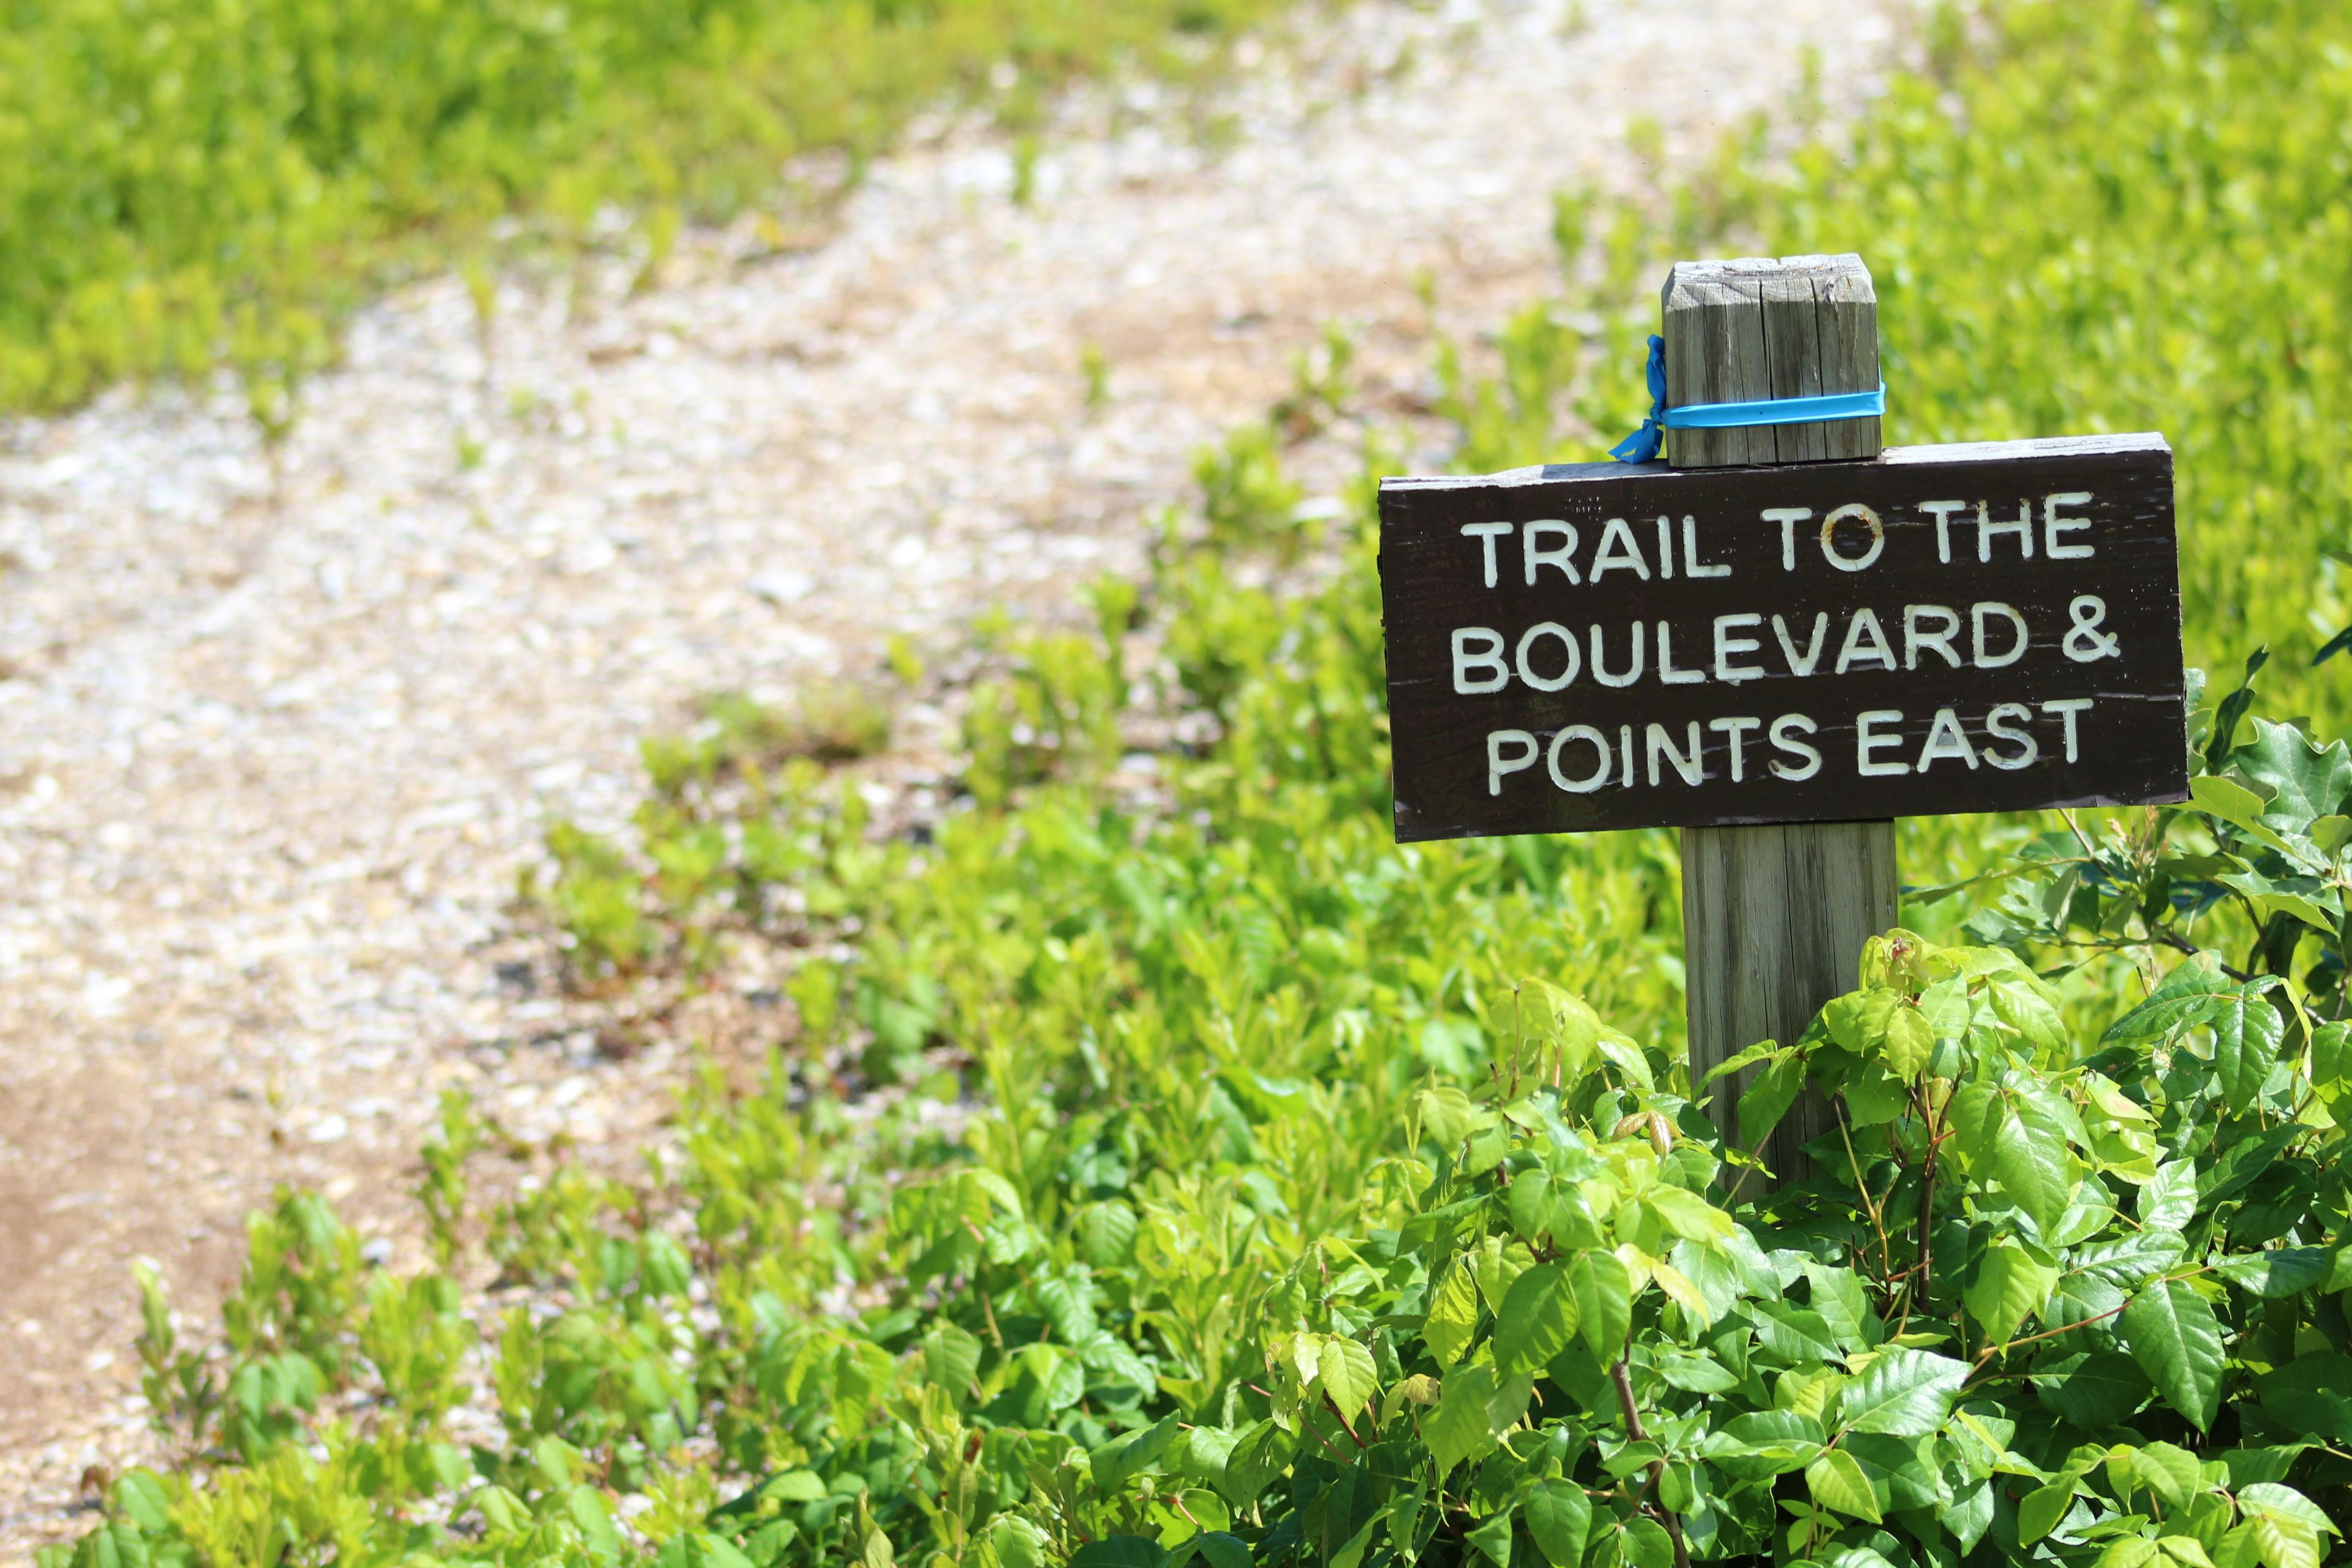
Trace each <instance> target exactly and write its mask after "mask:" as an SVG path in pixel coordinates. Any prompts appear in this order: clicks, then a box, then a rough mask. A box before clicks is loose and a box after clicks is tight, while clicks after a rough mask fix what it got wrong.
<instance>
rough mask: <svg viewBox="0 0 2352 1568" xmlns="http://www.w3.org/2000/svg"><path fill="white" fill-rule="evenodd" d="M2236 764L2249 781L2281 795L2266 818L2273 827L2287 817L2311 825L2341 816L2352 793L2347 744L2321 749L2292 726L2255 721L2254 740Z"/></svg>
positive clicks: (2265, 809)
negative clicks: (2326, 818)
mask: <svg viewBox="0 0 2352 1568" xmlns="http://www.w3.org/2000/svg"><path fill="white" fill-rule="evenodd" d="M2231 760H2232V761H2233V762H2234V763H2236V764H2237V767H2238V769H2239V771H2240V772H2242V773H2244V774H2245V775H2246V776H2247V777H2248V778H2250V779H2252V780H2253V781H2254V782H2255V783H2256V784H2266V785H2268V786H2269V787H2270V788H2271V789H2272V790H2273V791H2275V792H2276V793H2275V795H2273V798H2272V799H2271V800H2270V801H2268V802H2267V803H2265V804H2264V805H2263V813H2262V815H2263V817H2264V818H2265V819H2267V820H2269V821H2270V822H2271V823H2272V824H2273V826H2278V825H2279V819H2280V818H2282V817H2284V818H2287V819H2288V820H2290V821H2292V822H2294V823H2295V824H2297V825H2306V824H2308V823H2309V822H2310V821H2311V820H2312V818H2314V817H2317V816H2329V815H2331V814H2333V813H2336V812H2338V811H2341V810H2342V809H2343V808H2344V797H2345V795H2347V793H2352V751H2347V749H2346V747H2345V744H2344V742H2341V741H2334V742H2329V743H2328V744H2327V745H2326V747H2325V748H2322V747H2318V746H2315V745H2313V744H2312V743H2311V742H2310V741H2309V740H2307V739H2305V736H2304V733H2303V731H2300V730H2298V729H2296V728H2295V727H2294V725H2292V724H2273V723H2272V722H2270V721H2268V720H2265V719H2257V720H2255V721H2254V738H2253V739H2252V741H2249V742H2246V743H2245V744H2244V745H2242V746H2240V747H2239V748H2238V749H2237V752H2235V753H2234V755H2233V756H2232V758H2231Z"/></svg>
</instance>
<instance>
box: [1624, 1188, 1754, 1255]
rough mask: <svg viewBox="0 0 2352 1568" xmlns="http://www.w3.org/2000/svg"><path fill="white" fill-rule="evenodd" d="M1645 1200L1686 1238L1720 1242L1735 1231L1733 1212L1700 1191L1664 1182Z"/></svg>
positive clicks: (1651, 1189)
mask: <svg viewBox="0 0 2352 1568" xmlns="http://www.w3.org/2000/svg"><path fill="white" fill-rule="evenodd" d="M1642 1202H1643V1204H1644V1205H1647V1206H1648V1207H1649V1208H1650V1209H1651V1210H1652V1211H1653V1212H1654V1213H1655V1214H1656V1215H1657V1216H1658V1218H1659V1220H1660V1221H1661V1222H1662V1223H1663V1224H1664V1226H1665V1227H1666V1228H1667V1229H1668V1230H1670V1231H1672V1232H1674V1233H1675V1235H1676V1236H1679V1237H1682V1238H1683V1239H1684V1240H1685V1241H1696V1242H1701V1243H1707V1242H1720V1241H1723V1240H1725V1239H1726V1238H1727V1237H1729V1236H1730V1235H1731V1228H1732V1226H1731V1216H1730V1215H1727V1214H1725V1213H1724V1212H1723V1211H1722V1210H1721V1209H1718V1208H1717V1207H1715V1206H1714V1205H1711V1204H1709V1203H1708V1202H1707V1201H1706V1199H1705V1198H1702V1197H1700V1196H1699V1195H1698V1194H1696V1193H1686V1192H1685V1191H1683V1189H1682V1188H1680V1187H1669V1186H1665V1185H1664V1184H1661V1185H1658V1186H1654V1187H1652V1188H1650V1189H1648V1190H1647V1191H1646V1192H1644V1193H1643V1194H1642Z"/></svg>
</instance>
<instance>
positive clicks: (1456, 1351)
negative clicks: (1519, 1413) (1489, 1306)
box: [1421, 1263, 1478, 1366]
mask: <svg viewBox="0 0 2352 1568" xmlns="http://www.w3.org/2000/svg"><path fill="white" fill-rule="evenodd" d="M1477 1327H1478V1287H1477V1286H1476V1285H1475V1284H1474V1283H1472V1282H1471V1279H1470V1271H1469V1269H1468V1268H1465V1267H1463V1266H1462V1265H1461V1264H1458V1263H1457V1264H1455V1265H1454V1267H1452V1268H1448V1269H1447V1270H1446V1271H1445V1277H1444V1279H1441V1280H1439V1281H1438V1284H1437V1289H1435V1290H1433V1291H1432V1292H1431V1293H1430V1299H1429V1316H1428V1319H1427V1321H1424V1322H1423V1325H1422V1330H1421V1337H1422V1342H1423V1343H1424V1344H1426V1345H1427V1346H1428V1347H1429V1353H1430V1354H1431V1356H1433V1357H1434V1358H1435V1360H1436V1362H1437V1364H1438V1365H1440V1366H1452V1365H1453V1364H1454V1363H1455V1362H1457V1361H1459V1360H1461V1359H1462V1352H1464V1351H1465V1350H1467V1349H1469V1348H1470V1340H1471V1336H1472V1335H1473V1334H1474V1333H1475V1332H1476V1331H1477Z"/></svg>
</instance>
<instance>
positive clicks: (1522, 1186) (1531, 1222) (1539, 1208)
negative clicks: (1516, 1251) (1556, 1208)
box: [1511, 1168, 1551, 1247]
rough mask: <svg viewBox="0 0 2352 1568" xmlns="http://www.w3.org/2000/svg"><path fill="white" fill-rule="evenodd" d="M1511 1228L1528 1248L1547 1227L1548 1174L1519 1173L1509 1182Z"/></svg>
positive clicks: (1549, 1189)
mask: <svg viewBox="0 0 2352 1568" xmlns="http://www.w3.org/2000/svg"><path fill="white" fill-rule="evenodd" d="M1511 1228H1512V1229H1513V1230H1515V1231H1517V1233H1518V1235H1519V1239H1520V1240H1522V1241H1524V1242H1526V1243H1527V1244H1528V1246H1530V1247H1532V1246H1534V1245H1535V1244H1536V1243H1537V1242H1538V1241H1540V1240H1542V1239H1543V1237H1544V1233H1545V1232H1546V1231H1548V1230H1549V1229H1550V1228H1551V1173H1549V1172H1548V1171H1545V1170H1542V1169H1540V1168H1538V1169H1536V1170H1533V1171H1522V1172H1520V1173H1518V1174H1517V1176H1515V1177H1513V1178H1512V1180H1511Z"/></svg>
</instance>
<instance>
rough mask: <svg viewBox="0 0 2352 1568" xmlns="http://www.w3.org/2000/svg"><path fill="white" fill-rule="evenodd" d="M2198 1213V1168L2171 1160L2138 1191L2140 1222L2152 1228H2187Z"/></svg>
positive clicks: (2187, 1163)
mask: <svg viewBox="0 0 2352 1568" xmlns="http://www.w3.org/2000/svg"><path fill="white" fill-rule="evenodd" d="M2196 1215H2197V1167H2196V1166H2195V1165H2194V1164H2193V1163H2190V1162H2189V1161H2187V1160H2171V1161H2168V1162H2166V1163H2164V1164H2161V1165H2158V1167H2157V1168H2156V1174H2155V1175H2153V1176H2151V1177H2149V1178H2148V1181H2147V1185H2146V1186H2143V1187H2142V1188H2140V1190H2139V1222H2140V1224H2142V1225H2144V1226H2147V1227H2148V1228H2150V1229H2152V1230H2175V1231H2178V1230H2186V1229H2188V1228H2189V1221H2190V1220H2191V1219H2193V1218H2195V1217H2196Z"/></svg>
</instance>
